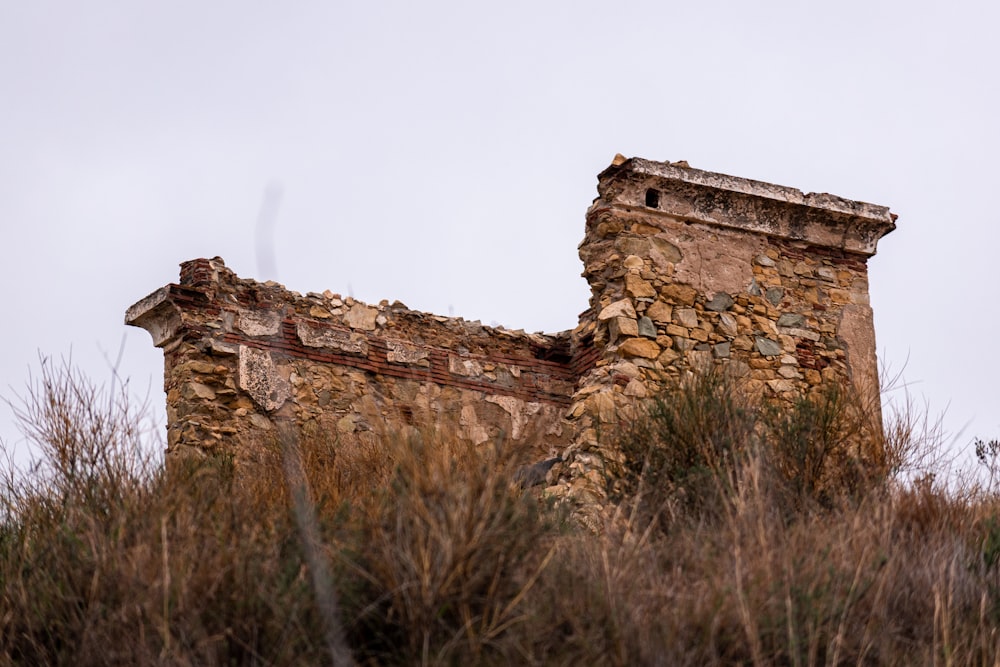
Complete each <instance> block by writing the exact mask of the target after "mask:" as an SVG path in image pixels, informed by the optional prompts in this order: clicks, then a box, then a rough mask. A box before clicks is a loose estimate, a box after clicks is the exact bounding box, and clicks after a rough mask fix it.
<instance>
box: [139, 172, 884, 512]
mask: <svg viewBox="0 0 1000 667" xmlns="http://www.w3.org/2000/svg"><path fill="white" fill-rule="evenodd" d="M598 193H599V197H598V198H597V199H596V200H595V201H594V203H593V205H592V206H591V207H590V209H589V211H588V213H587V223H586V232H585V237H584V240H583V242H582V243H581V244H580V258H581V259H582V260H583V265H584V271H583V275H584V277H585V278H586V279H587V280H588V282H589V283H590V286H591V299H590V304H589V308H588V309H587V310H586V311H585V312H584V313H583V315H581V319H580V324H579V326H577V327H576V328H575V329H574V330H572V331H568V332H563V333H560V334H555V335H542V334H525V333H523V332H520V331H517V332H512V331H508V330H505V329H502V328H490V327H484V326H482V325H481V324H479V323H478V322H465V321H463V320H461V319H458V318H445V317H439V316H434V315H429V314H425V313H418V312H414V311H411V310H409V309H407V308H406V307H405V306H403V305H402V304H399V303H394V304H391V305H390V304H388V303H387V302H382V303H381V304H379V305H378V306H370V305H366V304H363V303H361V302H357V301H354V300H352V299H343V298H341V297H340V296H338V295H335V294H331V293H329V292H324V293H323V294H317V293H309V294H307V295H305V296H302V295H300V294H297V293H294V292H290V291H288V290H285V289H284V288H282V287H281V286H280V285H277V284H274V283H263V284H261V283H257V282H254V281H251V280H243V279H240V278H237V277H236V276H235V275H234V274H233V273H232V271H230V270H229V269H228V268H226V267H225V266H224V264H223V263H222V260H221V259H219V258H216V259H213V260H204V259H200V260H194V261H191V262H187V263H185V264H183V265H182V270H181V279H180V283H179V284H176V285H168V286H167V287H164V288H162V289H160V290H158V291H157V292H154V293H153V294H151V295H150V296H148V297H146V298H145V299H143V300H142V301H140V302H139V303H137V304H135V305H134V306H133V307H132V308H130V309H129V311H128V314H127V316H126V321H127V322H128V323H129V324H134V325H137V326H141V327H143V328H146V329H147V330H149V331H150V333H151V334H152V336H153V340H154V343H155V344H156V345H158V346H160V347H163V349H164V357H165V387H166V390H167V408H168V414H167V416H168V454H169V455H171V456H184V455H190V454H195V455H199V456H200V455H203V454H206V453H210V452H212V451H225V452H228V453H232V454H234V455H236V456H237V458H239V459H241V460H252V459H253V458H254V456H255V455H254V452H255V451H256V449H255V448H259V442H260V441H261V440H262V439H263V438H266V437H267V436H268V434H269V433H271V432H272V431H273V429H274V422H275V420H276V419H289V420H294V421H295V423H297V424H299V427H300V429H301V430H302V432H303V433H304V434H306V435H308V436H311V439H312V440H313V441H326V442H330V443H337V442H340V443H345V442H352V441H358V440H365V439H368V440H370V441H372V442H374V441H375V440H377V438H378V437H380V436H383V435H385V434H388V433H405V432H407V431H408V430H413V429H420V428H425V427H429V426H436V425H442V424H443V425H445V426H446V427H447V428H448V429H449V431H450V432H452V433H455V434H457V435H458V436H459V437H462V438H465V439H467V440H469V441H471V442H474V443H477V444H481V443H484V442H487V441H490V440H497V439H501V440H503V441H504V442H505V443H508V444H509V445H510V446H513V447H517V448H519V451H520V455H521V456H522V458H523V459H525V460H526V461H530V460H538V459H541V458H545V457H548V456H552V455H554V454H558V455H561V457H562V458H563V463H562V464H561V465H557V466H556V467H555V468H553V469H552V471H551V473H550V475H549V479H548V481H549V482H550V483H552V486H551V487H550V491H551V492H552V493H555V494H557V495H567V496H577V497H578V499H582V500H583V501H587V500H598V501H599V500H601V498H600V495H601V492H600V489H599V487H600V486H601V482H602V479H601V478H602V475H603V472H602V465H601V462H602V458H603V457H604V456H605V454H607V452H605V451H603V449H602V448H603V447H605V445H604V444H602V442H601V441H600V438H599V432H600V430H601V427H602V425H610V424H613V423H614V422H616V420H618V419H619V418H620V415H621V414H624V411H623V409H625V408H628V407H630V406H634V405H635V404H636V402H637V401H641V400H642V399H644V398H646V397H648V396H650V395H651V394H653V393H655V392H656V391H657V390H658V389H660V388H661V387H662V386H663V385H664V384H665V383H666V382H667V381H669V380H670V379H671V378H674V377H677V376H678V375H680V374H683V373H686V372H688V371H692V370H697V369H700V368H704V367H706V366H708V365H712V364H715V365H721V366H724V367H726V368H727V369H728V370H729V371H730V372H733V373H735V374H736V375H738V376H740V377H742V378H744V379H745V381H746V384H747V386H748V387H749V388H750V389H751V390H752V391H757V392H760V393H762V394H766V395H769V396H776V397H779V398H787V399H792V398H794V397H795V396H798V395H800V394H802V393H803V392H808V391H812V390H815V389H816V388H818V387H822V386H824V385H826V384H828V383H838V384H842V385H845V386H848V387H851V388H853V391H854V392H855V393H856V394H857V396H859V397H870V396H875V395H876V394H877V390H878V379H877V366H876V359H875V334H874V329H873V323H872V311H871V308H870V306H869V303H868V277H867V260H868V258H869V257H870V256H871V255H873V254H874V252H875V248H876V244H877V242H878V240H879V238H881V237H882V236H883V235H884V234H886V233H888V232H889V231H891V230H892V229H893V228H894V226H895V225H894V219H895V216H893V215H892V214H891V213H890V212H889V210H888V209H887V208H885V207H882V206H875V205H872V204H866V203H863V202H855V201H850V200H846V199H841V198H839V197H835V196H832V195H826V194H819V195H817V194H809V195H804V194H803V193H801V192H800V191H798V190H795V189H793V188H786V187H782V186H777V185H771V184H768V183H762V182H759V181H751V180H748V179H742V178H735V177H731V176H725V175H722V174H715V173H711V172H705V171H701V170H697V169H692V168H690V167H688V166H687V164H686V163H674V164H671V163H663V162H650V161H647V160H641V159H638V158H634V159H631V160H625V159H624V158H622V159H616V161H615V163H614V164H613V165H612V166H611V167H609V168H608V169H607V170H605V171H604V172H603V173H602V174H600V176H599V185H598Z"/></svg>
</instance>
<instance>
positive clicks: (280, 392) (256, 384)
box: [239, 345, 291, 412]
mask: <svg viewBox="0 0 1000 667" xmlns="http://www.w3.org/2000/svg"><path fill="white" fill-rule="evenodd" d="M239 379H240V389H242V390H243V391H245V392H246V393H247V394H249V395H250V398H252V399H253V400H254V402H255V403H257V405H259V406H260V407H262V408H264V410H267V411H269V412H270V411H273V410H277V409H278V408H280V407H281V406H282V405H284V404H285V401H287V400H288V399H289V397H291V387H290V386H289V384H288V382H287V381H286V380H285V379H284V378H283V377H281V376H280V375H279V374H278V368H277V366H275V364H274V361H273V360H272V359H271V353H270V352H268V351H266V350H257V349H255V348H252V347H247V346H246V345H241V346H240V367H239Z"/></svg>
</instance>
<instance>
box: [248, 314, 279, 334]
mask: <svg viewBox="0 0 1000 667" xmlns="http://www.w3.org/2000/svg"><path fill="white" fill-rule="evenodd" d="M237 326H238V327H239V328H240V330H241V331H243V333H245V334H246V335H248V336H273V335H275V334H276V333H278V329H280V328H281V314H280V313H276V312H274V311H271V310H240V311H239V324H237Z"/></svg>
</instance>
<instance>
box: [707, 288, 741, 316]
mask: <svg viewBox="0 0 1000 667" xmlns="http://www.w3.org/2000/svg"><path fill="white" fill-rule="evenodd" d="M733 303H734V301H733V297H731V296H729V295H728V294H726V293H725V292H716V293H715V296H713V297H712V300H711V301H709V302H708V303H706V304H705V310H711V311H714V312H717V313H720V312H722V311H724V310H729V309H730V308H732V306H733Z"/></svg>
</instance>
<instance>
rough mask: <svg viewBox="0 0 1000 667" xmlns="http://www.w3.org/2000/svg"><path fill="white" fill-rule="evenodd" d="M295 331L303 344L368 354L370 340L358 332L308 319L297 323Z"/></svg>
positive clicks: (350, 352)
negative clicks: (342, 329) (331, 326)
mask: <svg viewBox="0 0 1000 667" xmlns="http://www.w3.org/2000/svg"><path fill="white" fill-rule="evenodd" d="M345 319H346V318H345ZM295 331H296V333H297V334H298V337H299V340H301V341H302V344H303V345H308V346H309V347H325V348H330V349H334V350H339V351H341V352H347V353H349V354H358V355H361V356H367V354H368V342H367V341H366V340H365V339H364V338H362V337H361V336H360V335H358V334H352V333H350V332H348V331H341V330H340V329H332V328H330V327H327V326H323V325H319V324H312V323H310V322H308V321H300V322H298V323H296V325H295Z"/></svg>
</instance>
